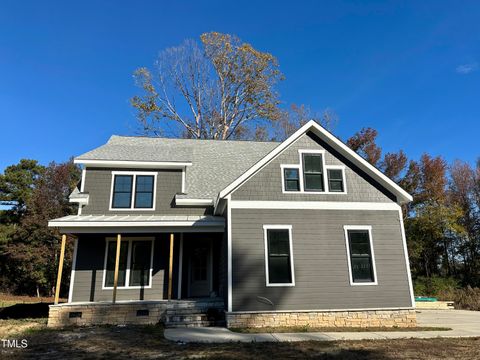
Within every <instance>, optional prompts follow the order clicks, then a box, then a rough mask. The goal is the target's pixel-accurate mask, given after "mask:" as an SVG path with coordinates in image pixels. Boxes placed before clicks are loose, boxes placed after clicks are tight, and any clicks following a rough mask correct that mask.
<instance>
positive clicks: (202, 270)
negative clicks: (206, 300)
mask: <svg viewBox="0 0 480 360" xmlns="http://www.w3.org/2000/svg"><path fill="white" fill-rule="evenodd" d="M211 246H212V242H211V241H210V240H200V241H195V242H194V243H193V244H192V246H191V248H190V259H189V260H190V261H189V270H188V285H189V286H188V296H189V297H202V296H210V288H211V282H212V279H211V277H212V272H211V266H212V247H211Z"/></svg>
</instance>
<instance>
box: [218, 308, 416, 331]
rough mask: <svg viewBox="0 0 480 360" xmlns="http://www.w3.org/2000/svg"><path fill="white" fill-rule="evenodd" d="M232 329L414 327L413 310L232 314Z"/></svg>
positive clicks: (230, 316)
mask: <svg viewBox="0 0 480 360" xmlns="http://www.w3.org/2000/svg"><path fill="white" fill-rule="evenodd" d="M226 320H227V326H228V327H229V328H245V327H254V328H262V327H296V326H308V327H415V326H417V317H416V314H415V310H413V309H399V310H362V311H301V312H292V311H288V312H263V313H260V312H232V313H227V314H226Z"/></svg>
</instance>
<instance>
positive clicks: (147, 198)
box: [111, 173, 155, 210]
mask: <svg viewBox="0 0 480 360" xmlns="http://www.w3.org/2000/svg"><path fill="white" fill-rule="evenodd" d="M113 176H114V178H113V188H112V200H111V209H116V210H121V209H146V210H148V209H153V208H154V199H155V174H152V175H150V174H135V173H132V174H113Z"/></svg>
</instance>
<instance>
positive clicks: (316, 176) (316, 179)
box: [303, 153, 325, 191]
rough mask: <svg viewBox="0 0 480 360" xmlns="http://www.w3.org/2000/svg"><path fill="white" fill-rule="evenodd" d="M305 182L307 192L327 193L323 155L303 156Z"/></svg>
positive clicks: (306, 154)
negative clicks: (324, 180)
mask: <svg viewBox="0 0 480 360" xmlns="http://www.w3.org/2000/svg"><path fill="white" fill-rule="evenodd" d="M303 181H304V189H305V191H325V186H324V183H323V158H322V154H314V153H311V154H308V153H305V154H303Z"/></svg>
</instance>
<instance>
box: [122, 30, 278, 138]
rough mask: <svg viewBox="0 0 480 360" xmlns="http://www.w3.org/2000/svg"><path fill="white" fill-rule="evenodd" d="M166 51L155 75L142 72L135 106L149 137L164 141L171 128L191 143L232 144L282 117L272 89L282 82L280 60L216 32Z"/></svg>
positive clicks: (134, 99) (138, 75)
mask: <svg viewBox="0 0 480 360" xmlns="http://www.w3.org/2000/svg"><path fill="white" fill-rule="evenodd" d="M200 38H201V42H202V46H203V47H202V48H200V47H199V46H198V44H197V43H196V42H195V41H193V40H187V41H185V42H184V43H183V44H182V45H180V46H178V47H172V48H169V49H166V50H164V51H162V52H161V53H160V55H159V57H158V60H157V62H156V69H155V71H154V72H151V71H150V70H148V69H147V68H139V69H137V70H136V71H135V73H134V77H135V79H136V82H137V84H138V85H139V86H140V87H141V88H142V89H143V93H144V94H143V95H142V96H135V97H133V98H132V100H131V103H132V105H133V107H135V108H136V109H137V111H138V113H137V117H138V120H139V122H140V124H141V126H142V130H143V132H144V133H145V134H153V135H157V136H159V135H163V134H164V132H165V129H166V128H167V127H168V126H171V125H173V124H175V125H180V127H181V128H183V130H184V133H183V135H184V136H186V137H191V138H204V139H205V138H206V139H228V138H231V137H235V134H236V132H237V131H238V132H241V131H245V129H246V128H247V127H248V126H249V124H252V123H254V122H255V121H266V122H272V121H273V122H274V121H276V120H278V119H279V118H280V116H281V111H280V110H279V109H278V106H277V105H278V103H279V101H278V95H277V93H276V92H275V91H274V85H275V83H277V82H278V81H279V80H281V79H283V76H282V74H281V73H280V71H279V70H278V63H277V60H276V58H275V57H274V56H273V55H271V54H269V53H266V52H261V51H258V50H256V49H255V48H253V47H252V46H251V45H250V44H247V43H242V42H241V41H240V39H238V38H237V37H235V36H232V35H228V34H221V33H217V32H211V33H205V34H203V35H202V36H201V37H200Z"/></svg>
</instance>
